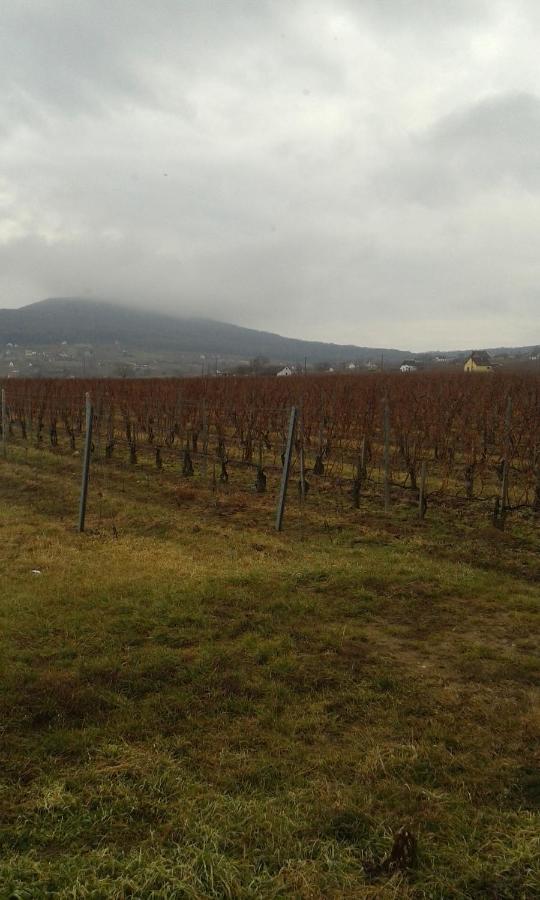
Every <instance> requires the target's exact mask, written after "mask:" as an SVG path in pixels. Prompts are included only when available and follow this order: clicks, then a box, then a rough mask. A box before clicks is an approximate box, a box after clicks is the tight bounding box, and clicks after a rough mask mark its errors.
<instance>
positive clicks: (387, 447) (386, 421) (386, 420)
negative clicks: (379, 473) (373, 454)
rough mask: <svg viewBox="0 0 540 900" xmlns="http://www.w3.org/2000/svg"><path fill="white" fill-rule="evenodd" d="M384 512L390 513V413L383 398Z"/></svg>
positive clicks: (386, 398)
mask: <svg viewBox="0 0 540 900" xmlns="http://www.w3.org/2000/svg"><path fill="white" fill-rule="evenodd" d="M384 511H385V512H389V511H390V411H389V409H388V397H385V398H384Z"/></svg>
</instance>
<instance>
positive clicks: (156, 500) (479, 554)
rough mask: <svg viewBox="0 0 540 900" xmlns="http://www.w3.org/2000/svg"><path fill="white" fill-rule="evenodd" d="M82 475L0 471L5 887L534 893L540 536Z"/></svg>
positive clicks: (10, 892) (146, 474) (167, 482)
mask: <svg viewBox="0 0 540 900" xmlns="http://www.w3.org/2000/svg"><path fill="white" fill-rule="evenodd" d="M78 472H79V460H78V459H72V458H66V457H62V458H60V457H58V458H56V457H53V456H52V455H50V454H45V453H44V454H42V455H40V454H38V453H36V452H34V453H32V452H30V453H26V454H23V453H22V451H20V452H17V451H16V450H14V451H12V454H11V459H10V460H8V462H1V463H0V529H1V534H0V541H1V544H0V546H1V547H2V551H1V553H0V558H1V563H0V566H1V576H2V583H1V594H0V618H1V629H0V642H1V649H0V662H1V667H2V690H1V691H0V729H1V731H0V742H1V743H0V770H1V776H0V777H1V781H2V783H1V789H0V790H1V793H0V835H1V853H0V897H6V898H7V897H13V898H41V897H49V896H51V897H60V898H68V897H69V898H86V897H92V898H102V897H103V898H108V897H113V898H125V897H136V898H152V897H153V898H206V897H216V898H218V897H219V898H221V897H231V898H242V897H248V898H249V897H251V898H286V897H287V898H339V897H346V898H349V897H350V898H364V897H373V898H390V897H399V898H401V897H404V898H409V897H411V898H428V897H429V898H447V897H449V898H450V897H452V898H453V897H455V898H469V897H488V898H533V897H537V896H539V893H540V842H539V834H540V816H539V814H538V813H539V806H540V776H539V771H538V761H539V760H538V747H539V743H538V738H539V725H540V703H539V695H540V692H539V683H540V678H539V675H540V671H539V670H540V666H539V657H538V611H539V607H540V527H539V526H535V525H534V524H533V523H532V522H529V523H527V522H526V521H522V522H521V523H518V522H516V523H512V526H511V528H510V529H509V530H508V531H507V532H504V533H501V532H498V531H496V530H495V529H493V528H492V527H491V526H489V524H486V522H485V521H471V520H470V519H468V518H466V517H463V518H461V519H459V520H458V519H457V518H456V516H455V515H453V516H452V517H448V518H447V517H445V514H444V513H442V512H432V511H431V510H430V515H429V517H428V519H427V520H426V521H425V522H424V523H418V522H417V521H415V519H414V516H413V514H412V513H411V511H410V510H407V509H405V508H403V509H402V508H397V509H395V510H394V511H393V512H392V515H391V516H389V517H385V516H384V515H383V514H382V513H380V512H379V511H378V510H377V508H376V507H375V506H374V505H373V504H371V505H368V506H367V507H366V508H365V509H360V510H358V511H353V510H350V509H342V510H336V511H335V513H333V514H332V515H331V516H329V515H328V513H325V514H324V515H322V514H319V513H318V511H317V509H315V508H314V509H313V510H310V507H309V503H308V505H307V510H306V512H305V513H304V514H303V515H302V516H301V515H300V514H299V512H298V510H297V509H296V508H295V507H296V503H294V504H291V509H290V514H289V515H288V518H287V523H286V531H285V532H284V534H282V535H279V536H278V535H276V534H275V533H274V532H273V531H272V505H273V497H271V496H269V495H266V496H260V497H259V496H254V495H251V496H249V497H247V495H243V494H242V492H241V491H234V490H233V489H232V488H231V489H230V490H229V491H227V492H223V493H222V494H221V495H220V496H218V497H217V498H216V497H215V496H214V495H213V494H212V493H211V491H210V490H209V489H208V488H207V487H198V486H195V485H192V484H191V483H186V481H183V482H181V481H180V480H179V479H178V478H177V477H176V476H174V475H173V474H172V473H171V472H161V473H158V472H151V471H150V470H149V471H144V470H140V469H137V470H133V471H130V472H127V471H125V472H120V471H118V470H116V469H113V468H111V470H110V471H108V472H105V471H104V470H99V471H98V470H97V469H96V472H95V474H94V481H93V483H92V494H91V498H90V506H89V518H88V523H89V531H88V533H87V534H85V535H82V536H80V535H77V534H76V533H75V530H74V527H73V522H74V519H75V518H76V496H77V487H78ZM401 826H406V827H408V828H409V829H410V830H411V831H412V832H413V834H414V835H415V837H416V839H417V845H418V856H417V860H416V863H415V864H414V865H413V866H411V867H410V868H407V869H405V870H401V869H399V868H398V869H396V870H395V871H392V870H390V869H388V868H385V867H384V866H383V867H382V868H379V869H378V868H377V864H378V863H380V862H381V861H382V860H383V859H384V858H385V857H386V856H387V854H388V853H389V851H390V848H391V846H392V836H393V834H394V832H395V831H396V830H397V829H398V828H400V827H401Z"/></svg>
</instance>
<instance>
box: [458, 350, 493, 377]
mask: <svg viewBox="0 0 540 900" xmlns="http://www.w3.org/2000/svg"><path fill="white" fill-rule="evenodd" d="M463 371H464V372H491V371H493V363H492V360H491V356H490V355H489V353H488V352H487V350H473V352H472V353H471V354H470V356H469V357H467V359H466V360H465V365H464V366H463Z"/></svg>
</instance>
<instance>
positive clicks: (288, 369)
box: [276, 366, 294, 378]
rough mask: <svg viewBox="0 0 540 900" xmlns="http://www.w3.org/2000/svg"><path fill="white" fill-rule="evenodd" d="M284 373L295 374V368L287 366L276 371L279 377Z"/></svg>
mask: <svg viewBox="0 0 540 900" xmlns="http://www.w3.org/2000/svg"><path fill="white" fill-rule="evenodd" d="M283 375H294V369H293V368H292V367H291V366H285V368H283V369H280V370H279V372H276V377H277V378H281V377H282V376H283Z"/></svg>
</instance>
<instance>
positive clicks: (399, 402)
mask: <svg viewBox="0 0 540 900" xmlns="http://www.w3.org/2000/svg"><path fill="white" fill-rule="evenodd" d="M3 391H4V418H3V432H4V434H3V440H4V441H5V444H4V449H5V448H6V447H9V446H11V445H13V446H23V447H24V446H27V447H30V446H33V447H37V448H41V449H43V450H45V449H48V450H50V451H52V452H54V453H56V454H62V453H71V454H73V453H76V452H78V451H79V450H80V449H81V448H82V445H83V438H84V433H85V405H84V400H85V395H86V394H87V393H88V394H89V396H90V398H91V401H92V407H93V409H92V418H93V423H92V424H93V430H92V435H93V440H92V460H93V462H94V461H95V462H96V463H97V462H98V461H99V463H100V464H101V465H109V466H115V465H117V464H120V465H129V466H137V465H141V466H146V467H148V466H152V467H155V468H156V469H158V470H161V469H165V470H172V471H174V472H175V473H178V476H179V478H184V479H193V482H192V483H193V484H194V485H195V484H196V482H198V481H202V482H204V483H206V484H207V485H208V486H211V487H212V489H213V490H214V491H216V490H223V489H226V488H225V486H227V489H232V488H233V487H234V489H238V490H241V491H245V492H250V493H251V494H262V493H267V492H268V493H270V492H274V493H276V494H277V491H278V487H279V483H280V479H281V472H282V468H283V464H284V459H285V451H286V445H287V435H288V429H289V425H290V416H291V409H292V408H293V407H294V408H295V409H296V410H297V417H296V427H295V430H294V440H293V442H292V448H291V449H292V454H291V469H290V473H291V474H290V478H291V481H290V485H289V495H290V502H299V503H301V504H302V505H304V504H306V507H309V505H310V504H313V505H314V507H317V508H324V505H325V504H334V506H335V504H336V503H337V504H338V505H341V506H344V505H347V504H348V505H349V506H352V507H357V508H360V507H361V506H362V504H363V503H368V502H369V503H377V502H378V503H380V504H382V505H384V508H385V509H386V510H387V511H388V510H390V508H391V507H392V505H394V504H410V505H411V507H415V508H416V509H417V510H418V513H419V515H420V516H421V517H422V516H424V515H425V514H426V512H427V511H428V509H429V507H430V506H431V505H432V504H434V505H437V504H439V505H441V504H444V505H448V506H453V507H463V506H466V505H468V504H483V505H484V506H483V507H482V508H484V509H485V511H486V516H491V517H493V520H494V522H495V524H498V525H499V526H500V527H502V526H504V522H505V519H506V517H507V515H508V513H510V512H513V513H520V514H525V515H532V514H534V515H538V514H540V377H538V376H537V375H526V376H523V375H514V374H502V373H495V374H493V375H490V376H488V377H483V376H470V375H464V374H461V373H459V374H457V373H456V374H454V373H451V374H450V373H443V374H438V373H436V374H424V373H416V374H410V375H407V376H403V375H398V374H392V373H388V374H386V373H379V374H366V375H361V376H348V375H343V376H303V377H302V376H295V377H290V378H281V379H275V378H227V377H224V378H199V379H185V380H179V379H153V380H124V379H118V380H69V381H66V380H40V381H30V380H19V381H13V380H10V381H6V382H4V384H3Z"/></svg>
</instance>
